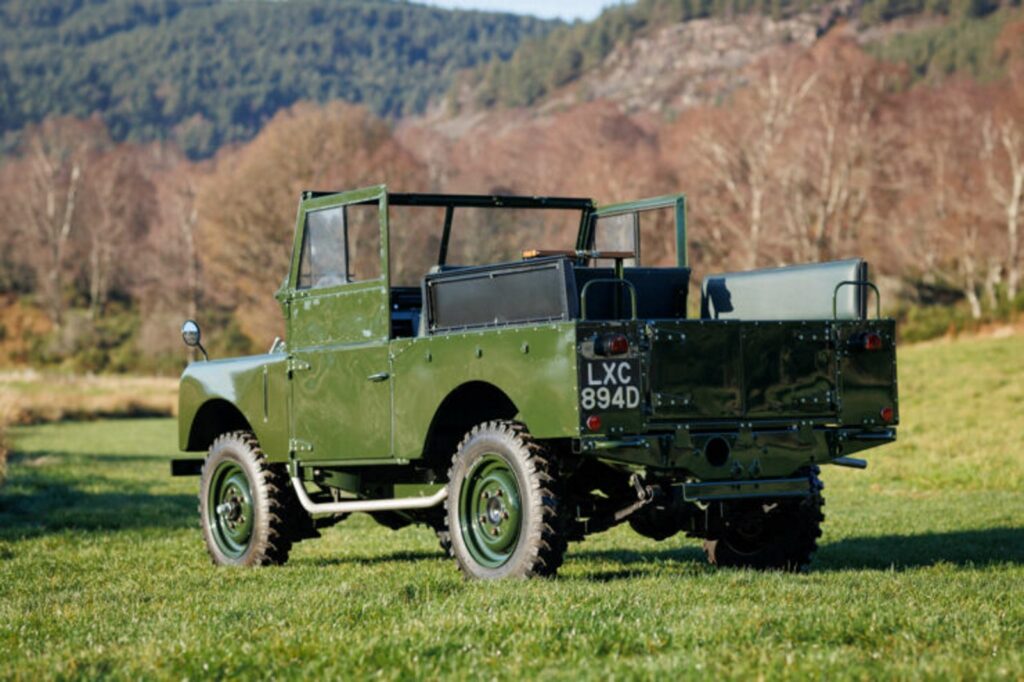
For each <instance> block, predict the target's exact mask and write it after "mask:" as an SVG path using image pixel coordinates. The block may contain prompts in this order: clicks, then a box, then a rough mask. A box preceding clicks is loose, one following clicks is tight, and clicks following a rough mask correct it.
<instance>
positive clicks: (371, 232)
mask: <svg viewBox="0 0 1024 682" xmlns="http://www.w3.org/2000/svg"><path fill="white" fill-rule="evenodd" d="M345 213H346V215H347V217H348V221H347V222H348V249H349V251H348V274H349V281H350V282H365V281H367V280H371V279H380V277H381V271H380V204H378V203H377V202H376V201H374V202H373V203H370V204H352V205H349V206H346V207H345Z"/></svg>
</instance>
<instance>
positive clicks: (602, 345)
mask: <svg viewBox="0 0 1024 682" xmlns="http://www.w3.org/2000/svg"><path fill="white" fill-rule="evenodd" d="M594 352H595V353H597V354H598V355H625V354H626V353H628V352H629V339H627V338H626V336H625V335H624V334H608V335H607V336H599V337H598V338H597V339H595V341H594Z"/></svg>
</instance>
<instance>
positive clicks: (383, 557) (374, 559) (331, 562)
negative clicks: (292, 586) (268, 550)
mask: <svg viewBox="0 0 1024 682" xmlns="http://www.w3.org/2000/svg"><path fill="white" fill-rule="evenodd" d="M314 542H315V540H314ZM447 558H448V557H446V556H445V555H443V554H442V553H441V550H440V549H438V550H437V551H436V552H418V551H413V552H408V551H400V552H392V553H390V554H380V555H377V556H345V557H316V558H315V559H314V558H310V559H299V560H297V561H296V562H295V563H305V564H311V565H314V566H373V565H376V564H410V563H418V562H420V561H427V560H429V559H447Z"/></svg>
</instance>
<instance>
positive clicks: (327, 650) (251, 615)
mask: <svg viewBox="0 0 1024 682" xmlns="http://www.w3.org/2000/svg"><path fill="white" fill-rule="evenodd" d="M900 373H901V381H902V383H901V395H902V401H901V411H902V418H903V422H904V426H903V427H902V429H901V433H900V441H899V443H898V444H896V445H893V446H890V447H887V448H883V449H880V450H878V451H876V453H871V454H872V456H871V462H872V463H871V467H870V468H869V469H868V470H867V471H866V472H857V471H850V470H845V469H828V470H827V471H826V472H825V474H824V478H825V482H826V485H827V488H826V490H825V492H826V495H827V498H828V505H827V507H826V512H827V515H828V520H827V522H826V525H825V536H824V538H823V542H822V547H821V549H820V551H819V553H818V556H817V559H816V561H815V563H814V566H813V569H812V570H811V571H810V572H809V573H807V574H804V575H796V576H794V575H778V574H760V573H754V572H748V571H732V570H721V571H716V570H713V569H711V568H708V567H707V566H705V565H704V563H703V560H702V557H701V554H700V551H699V549H698V545H697V544H696V542H695V541H693V540H688V539H686V538H684V537H681V536H677V537H675V538H672V539H670V540H667V541H665V542H662V543H655V542H653V541H649V540H646V539H643V538H640V537H638V536H636V535H634V534H632V533H631V531H629V529H628V528H623V527H620V528H618V529H615V530H613V531H611V532H609V533H605V534H603V535H598V536H594V537H592V538H589V539H588V540H587V541H586V542H584V543H581V544H577V545H573V546H572V547H571V548H570V552H569V555H568V558H567V561H566V563H565V566H564V568H563V570H562V571H561V573H560V576H559V578H558V579H556V580H552V581H533V582H529V583H500V584H481V583H467V582H465V581H463V580H462V579H461V578H460V577H459V574H458V572H457V571H456V569H455V568H454V565H453V564H452V562H451V561H450V560H448V559H445V558H443V557H442V556H441V554H440V552H439V551H438V550H437V548H436V546H435V541H434V539H433V536H432V534H431V533H430V532H429V531H428V530H426V529H424V528H408V529H405V530H402V531H399V532H397V533H394V532H391V531H387V530H385V529H384V528H382V527H380V526H377V525H375V524H374V523H373V522H372V521H371V520H370V519H369V518H368V517H365V516H362V515H357V516H355V517H353V518H351V519H349V520H348V521H346V522H345V523H343V524H341V525H340V526H338V527H336V528H333V529H331V530H329V531H327V532H326V533H325V536H324V538H323V539H321V540H316V541H311V542H306V543H302V544H301V545H299V546H298V547H297V548H296V550H295V551H294V553H293V557H292V561H291V562H290V563H289V564H288V565H287V566H285V567H283V568H273V569H262V570H255V571H244V570H225V569H215V568H213V567H212V566H210V565H209V564H208V562H207V559H206V556H205V552H204V550H203V547H202V541H201V538H200V534H199V531H198V529H197V528H196V511H195V498H194V493H195V490H196V485H197V482H196V480H194V479H171V478H169V477H168V476H167V475H166V474H167V459H168V457H169V456H170V455H172V454H173V452H174V447H175V429H174V424H173V422H172V421H171V420H165V419H155V420H132V421H99V422H90V423H62V424H51V425H42V426H32V427H20V428H17V429H14V430H13V437H14V439H15V453H14V454H13V456H12V462H11V466H10V480H9V482H8V485H7V487H6V488H4V489H3V491H0V652H3V655H2V657H0V677H4V678H6V677H13V678H24V679H35V678H38V677H79V676H82V677H108V676H110V677H117V678H151V677H161V678H165V677H174V678H179V679H180V678H196V677H232V676H243V677H286V678H306V677H330V678H340V677H343V676H344V677H349V676H356V677H360V678H362V677H371V676H375V677H383V678H407V677H428V678H437V677H441V676H455V677H459V678H463V677H471V678H503V679H516V678H521V677H530V678H534V677H542V676H543V677H545V678H555V679H575V678H577V677H580V676H586V677H600V678H608V677H626V678H653V677H655V676H661V675H662V674H671V675H676V676H682V677H687V678H698V677H700V678H708V679H713V678H715V677H719V676H725V677H735V678H754V677H768V678H780V677H791V678H808V677H814V678H822V679H834V678H857V679H874V678H877V677H880V676H895V677H901V678H920V677H939V678H1004V679H1021V678H1022V677H1024V486H1022V484H1024V459H1022V444H1024V337H1020V336H1018V337H1014V338H1010V339H1001V340H972V341H960V342H956V343H935V344H931V345H928V346H918V347H912V348H908V349H905V350H904V351H902V354H901V366H900Z"/></svg>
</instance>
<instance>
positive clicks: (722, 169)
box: [700, 51, 819, 268]
mask: <svg viewBox="0 0 1024 682" xmlns="http://www.w3.org/2000/svg"><path fill="white" fill-rule="evenodd" d="M801 57H802V56H801V55H800V54H799V53H797V52H795V51H794V52H788V53H786V54H784V55H781V56H780V57H779V58H777V59H771V60H767V61H764V62H762V63H760V64H758V65H757V66H756V67H755V68H754V70H753V72H752V73H751V76H750V84H749V85H748V86H747V87H746V88H745V89H743V90H742V91H740V92H739V93H737V94H736V96H735V97H734V98H733V101H732V102H731V104H730V108H729V110H728V111H723V112H722V115H721V116H720V117H719V118H718V119H717V120H716V121H715V122H714V123H713V124H712V127H711V129H710V130H709V131H708V133H707V134H706V136H705V137H704V138H703V140H702V143H701V151H702V154H701V156H700V160H701V161H702V163H703V165H704V166H705V168H706V171H707V175H708V177H709V189H710V193H711V195H712V196H711V197H709V198H710V200H711V201H712V202H713V204H712V206H711V207H708V208H709V209H710V210H708V211H707V213H706V215H708V217H709V218H711V219H712V220H714V221H716V222H717V223H719V224H720V225H721V226H722V228H723V230H722V231H723V232H724V233H725V234H727V235H728V236H729V239H730V241H731V242H732V243H733V244H734V245H735V246H737V247H738V249H739V251H740V253H742V254H743V256H742V260H741V262H740V265H741V266H742V267H745V268H754V267H757V266H758V265H759V264H761V263H762V262H763V261H764V260H765V232H766V231H767V230H768V229H771V228H773V227H777V226H778V225H779V224H780V222H779V220H778V215H779V214H778V204H777V203H776V204H773V205H772V206H771V208H769V204H770V203H771V202H772V200H773V199H778V197H779V195H780V194H781V192H782V184H781V181H782V178H783V177H784V174H785V172H786V171H785V169H786V166H787V165H788V164H789V163H792V160H791V159H787V158H786V149H785V147H784V143H785V141H786V139H787V138H788V137H789V136H790V135H791V134H792V130H793V125H794V122H795V120H796V116H797V114H798V111H799V109H800V108H801V107H803V106H804V105H805V104H806V102H807V98H808V96H809V94H810V93H811V91H812V89H813V88H814V87H815V83H816V82H817V80H818V78H819V76H818V74H817V73H816V72H814V71H813V70H808V69H807V68H805V67H804V65H803V64H802V63H801V62H802V58H801ZM770 211H771V216H769V212H770Z"/></svg>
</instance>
